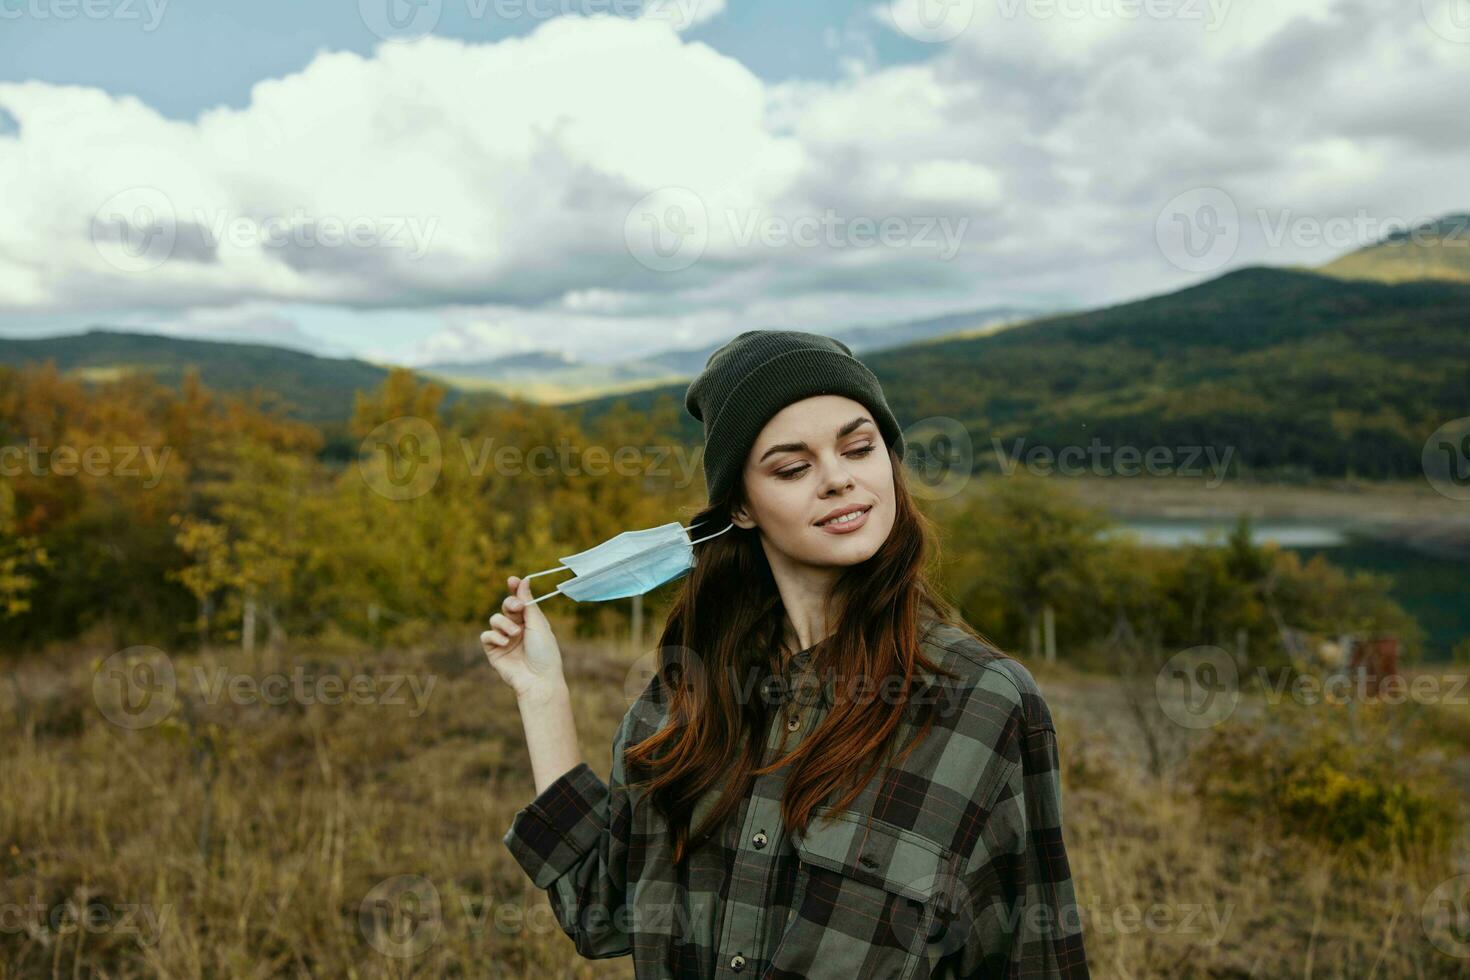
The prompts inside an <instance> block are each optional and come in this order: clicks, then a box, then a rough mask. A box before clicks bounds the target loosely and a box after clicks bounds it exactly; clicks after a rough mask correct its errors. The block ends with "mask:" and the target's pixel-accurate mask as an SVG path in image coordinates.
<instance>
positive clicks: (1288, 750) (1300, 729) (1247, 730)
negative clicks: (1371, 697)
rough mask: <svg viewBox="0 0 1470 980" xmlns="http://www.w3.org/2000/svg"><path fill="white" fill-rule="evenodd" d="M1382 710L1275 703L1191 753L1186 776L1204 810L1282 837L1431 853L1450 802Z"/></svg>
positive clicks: (1419, 856) (1443, 839) (1438, 778)
mask: <svg viewBox="0 0 1470 980" xmlns="http://www.w3.org/2000/svg"><path fill="white" fill-rule="evenodd" d="M1393 711H1394V709H1393V707H1392V706H1386V705H1364V704H1356V705H1343V704H1330V703H1328V704H1318V705H1313V706H1306V707H1304V706H1296V705H1293V706H1283V707H1281V708H1279V709H1273V710H1272V711H1271V712H1269V713H1268V714H1267V715H1265V716H1263V717H1262V718H1261V719H1259V720H1255V721H1234V720H1233V721H1231V722H1229V723H1227V724H1224V725H1221V726H1219V727H1218V728H1216V729H1215V730H1214V731H1212V732H1211V733H1210V735H1209V736H1208V737H1207V738H1206V739H1204V740H1203V741H1202V742H1201V743H1200V745H1199V746H1197V747H1196V749H1195V750H1194V751H1193V752H1192V753H1191V755H1190V758H1189V761H1188V764H1187V766H1186V773H1187V775H1188V778H1189V780H1190V782H1191V783H1192V784H1193V786H1194V788H1195V790H1196V791H1197V792H1198V793H1199V795H1200V796H1201V798H1202V799H1203V800H1204V801H1205V802H1206V803H1207V804H1209V805H1213V806H1216V807H1218V808H1220V809H1222V810H1225V811H1230V812H1234V813H1237V814H1246V813H1265V814H1267V815H1268V816H1269V817H1270V818H1272V819H1274V820H1276V821H1277V822H1278V823H1279V824H1280V826H1281V829H1282V831H1283V832H1284V833H1287V834H1293V835H1296V836H1300V837H1304V838H1310V839H1313V840H1317V841H1321V842H1325V843H1327V844H1331V845H1337V846H1339V847H1341V848H1343V849H1344V850H1346V851H1348V852H1352V853H1354V854H1356V855H1358V856H1361V857H1365V858H1366V857H1370V856H1373V855H1379V854H1384V853H1393V854H1396V855H1398V856H1400V857H1403V858H1405V859H1407V860H1420V861H1428V860H1433V859H1435V858H1437V857H1439V856H1441V855H1442V854H1443V853H1444V852H1445V850H1446V849H1447V848H1448V846H1449V844H1450V843H1451V841H1453V840H1454V837H1455V834H1456V833H1457V829H1458V827H1459V826H1460V813H1459V803H1458V799H1457V797H1456V795H1455V793H1454V791H1453V787H1451V786H1449V785H1448V784H1447V783H1446V782H1445V781H1444V777H1443V776H1442V775H1441V774H1440V773H1439V771H1437V770H1436V769H1435V768H1433V767H1432V766H1431V763H1430V761H1429V760H1428V759H1425V758H1421V757H1420V755H1419V754H1418V751H1417V746H1416V745H1415V744H1414V743H1409V742H1404V740H1402V739H1400V738H1397V737H1395V735H1394V733H1393V730H1392V727H1393V725H1394V723H1395V721H1396V720H1397V719H1396V717H1395V716H1394V714H1393Z"/></svg>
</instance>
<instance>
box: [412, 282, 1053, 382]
mask: <svg viewBox="0 0 1470 980" xmlns="http://www.w3.org/2000/svg"><path fill="white" fill-rule="evenodd" d="M1043 312H1048V311H1045V310H1043V309H1041V308H1036V307H1021V306H998V307H991V308H986V309H980V310H972V311H967V312H965V313H955V314H950V315H947V316H942V317H932V318H929V319H924V320H913V321H908V322H903V323H894V324H885V325H881V326H865V327H847V328H843V329H839V330H833V331H825V330H817V331H816V332H818V333H823V334H826V335H827V336H830V337H834V338H836V339H837V340H840V341H842V342H843V343H845V344H847V345H848V346H849V347H850V348H852V351H853V353H854V354H867V353H870V352H872V351H877V350H887V349H890V348H893V347H901V346H904V345H905V344H913V343H921V342H924V341H927V340H932V339H934V338H936V337H942V336H947V335H953V334H959V333H982V332H989V331H994V330H998V329H1004V328H1005V327H1006V326H1008V325H1010V324H1014V323H1017V322H1020V321H1023V320H1025V319H1028V318H1030V317H1034V316H1038V315H1040V314H1042V313H1043ZM729 339H730V338H725V339H722V340H720V341H718V342H717V343H713V344H706V345H704V346H701V347H693V348H674V349H669V350H662V351H657V352H654V353H651V354H644V355H641V356H638V357H632V358H627V359H624V360H616V361H609V362H606V363H589V362H583V361H581V360H579V359H578V358H576V357H575V356H572V355H569V354H566V353H563V352H561V351H556V350H540V351H530V352H526V353H517V354H508V355H506V356H504V357H497V358H490V359H486V360H478V361H466V362H438V363H435V364H429V365H425V366H424V367H422V368H420V369H419V370H420V371H422V372H423V373H424V374H427V375H430V376H432V377H435V378H438V379H439V380H441V381H443V382H445V383H446V384H451V385H455V386H456V387H460V388H464V389H467V390H491V391H498V392H500V393H501V394H505V395H516V396H519V397H523V398H529V399H531V400H533V401H539V402H548V403H553V404H565V403H567V402H572V401H580V400H584V399H588V398H596V397H601V396H603V395H618V394H626V393H629V392H632V391H636V390H638V389H640V388H649V387H656V386H658V385H661V384H671V383H673V382H675V381H677V380H679V379H685V378H693V377H694V376H695V375H697V374H698V373H699V372H700V371H702V370H704V366H705V364H706V362H708V361H709V356H710V355H711V354H713V353H714V352H715V351H716V350H717V349H718V348H720V347H721V346H723V345H724V344H725V343H726V342H727V341H728V340H729Z"/></svg>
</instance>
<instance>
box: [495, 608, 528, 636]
mask: <svg viewBox="0 0 1470 980" xmlns="http://www.w3.org/2000/svg"><path fill="white" fill-rule="evenodd" d="M490 625H491V626H493V627H495V628H496V629H498V630H500V632H502V633H504V634H505V635H506V636H515V635H516V634H517V633H519V632H520V631H521V627H520V625H519V624H518V623H516V621H515V620H513V619H511V618H510V617H509V616H505V615H502V614H500V613H496V614H495V615H494V616H491V617H490Z"/></svg>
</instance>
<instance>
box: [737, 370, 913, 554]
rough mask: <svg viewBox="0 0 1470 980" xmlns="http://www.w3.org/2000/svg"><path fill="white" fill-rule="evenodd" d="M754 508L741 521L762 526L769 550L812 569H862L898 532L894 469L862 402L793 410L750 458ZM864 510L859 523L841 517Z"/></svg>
mask: <svg viewBox="0 0 1470 980" xmlns="http://www.w3.org/2000/svg"><path fill="white" fill-rule="evenodd" d="M744 480H745V495H746V501H747V503H746V506H745V507H743V508H741V509H739V510H737V511H736V512H735V514H734V515H733V519H734V521H735V523H736V524H738V525H739V526H740V527H744V528H749V527H759V528H760V529H761V533H762V534H763V536H764V537H765V538H766V541H767V547H768V548H774V549H775V550H777V551H779V552H781V553H783V554H784V555H786V556H787V557H788V558H790V559H791V560H793V561H794V562H797V563H801V564H806V565H855V564H857V563H858V562H860V561H864V560H866V559H867V558H869V557H871V556H872V555H873V554H874V552H876V551H877V550H878V546H879V545H881V544H882V543H883V541H884V540H885V539H886V538H887V537H888V532H889V531H890V530H891V529H892V528H893V518H894V502H893V466H892V463H891V462H890V461H889V458H888V446H887V445H886V444H885V443H884V441H883V434H882V433H881V432H879V430H878V424H877V422H876V421H874V419H873V413H872V412H870V411H868V409H867V408H866V407H864V406H863V404H862V403H861V402H857V401H853V400H852V399H851V398H845V397H843V396H842V395H814V396H813V397H811V398H804V399H802V400H801V401H797V402H792V403H791V404H790V405H787V406H786V407H785V408H783V409H782V410H781V411H780V412H778V413H777V414H776V415H774V416H772V417H771V420H770V421H769V422H767V423H766V426H765V428H764V429H762V430H761V431H760V434H759V435H757V436H756V438H755V442H754V443H753V444H752V445H751V449H750V454H749V455H748V456H747V457H746V459H745V471H744ZM854 507H856V508H861V509H863V510H864V511H866V513H863V514H860V515H858V516H857V517H856V519H855V520H853V521H852V522H851V523H848V524H844V523H841V522H838V523H835V524H834V523H831V522H828V523H827V524H826V525H825V526H824V525H823V524H822V520H823V518H825V517H827V515H829V514H831V513H832V512H833V511H837V510H843V509H849V508H854Z"/></svg>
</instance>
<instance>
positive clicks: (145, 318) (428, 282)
mask: <svg viewBox="0 0 1470 980" xmlns="http://www.w3.org/2000/svg"><path fill="white" fill-rule="evenodd" d="M1466 92H1470V0H894V2H891V3H890V2H886V0H877V2H872V0H870V2H846V3H845V2H838V0H803V2H801V3H793V2H791V0H320V2H312V3H301V2H299V0H295V2H291V0H253V2H250V3H244V2H239V3H231V4H228V5H227V4H225V3H222V2H205V0H192V2H190V3H187V4H186V3H183V2H177V3H170V2H169V0H0V194H3V199H4V204H5V207H4V214H3V218H0V335H5V336H12V337H26V336H39V335H44V334H54V333H66V332H75V331H77V330H80V329H84V328H86V327H88V326H91V325H110V326H116V327H121V328H124V329H135V330H149V331H157V332H167V333H178V334H185V335H191V336H203V337H215V338H222V339H224V338H228V339H239V338H249V339H255V340H259V341H262V342H267V343H279V344H287V345H291V346H296V347H300V348H302V349H306V350H312V351H316V352H322V353H330V354H343V353H351V354H355V355H358V356H363V357H368V358H371V359H375V360H383V361H394V362H399V363H409V364H420V363H427V362H431V361H446V360H450V361H452V360H467V359H473V358H482V357H493V356H498V355H503V354H508V353H515V352H519V351H525V350H538V349H557V350H562V351H566V352H569V353H572V354H575V355H577V356H579V357H582V358H584V359H587V360H600V359H604V358H611V357H622V356H628V355H632V354H637V353H641V352H646V351H653V350H660V349H665V348H668V347H694V346H699V345H701V344H704V343H712V342H715V341H718V340H721V339H724V338H726V337H729V336H732V335H734V334H735V333H738V332H739V331H741V330H746V329H752V328H757V327H785V328H802V329H817V330H822V329H830V328H838V327H843V326H849V325H856V324H878V323H886V322H894V321H899V320H905V319H913V318H918V317H925V316H935V315H940V314H946V313H952V312H959V311H965V310H972V309H980V308H985V307H989V306H995V305H1003V304H1027V305H1034V306H1040V307H1048V308H1058V307H1082V306H1092V305H1097V304H1102V303H1108V302H1117V301H1121V300H1126V299H1131V298H1135V297H1138V296H1142V295H1147V294H1151V293H1157V292H1161V291H1166V290H1169V289H1174V288H1178V287H1181V286H1184V285H1188V284H1191V283H1194V282H1199V281H1202V280H1204V279H1208V278H1211V277H1213V276H1216V275H1219V274H1220V273H1222V272H1224V271H1227V270H1228V269H1231V268H1235V267H1239V266H1241V265H1247V264H1253V263H1269V264H1301V263H1318V262H1322V261H1325V260H1327V259H1330V258H1332V257H1334V256H1336V255H1339V254H1342V253H1343V252H1346V251H1349V250H1351V249H1352V248H1354V247H1357V246H1358V245H1362V244H1367V243H1370V242H1372V241H1374V240H1376V239H1378V238H1379V237H1381V236H1382V235H1383V234H1385V233H1387V232H1390V231H1393V230H1396V229H1398V228H1401V227H1403V226H1405V225H1406V224H1407V225H1413V224H1416V223H1418V222H1421V221H1424V220H1428V219H1431V218H1434V217H1436V216H1439V215H1443V214H1446V213H1450V212H1464V211H1470V195H1467V193H1466V192H1465V191H1464V189H1463V188H1462V184H1463V183H1464V182H1465V177H1466V174H1467V163H1470V126H1467V125H1466V124H1465V109H1464V106H1465V101H1464V100H1465V93H1466Z"/></svg>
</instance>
